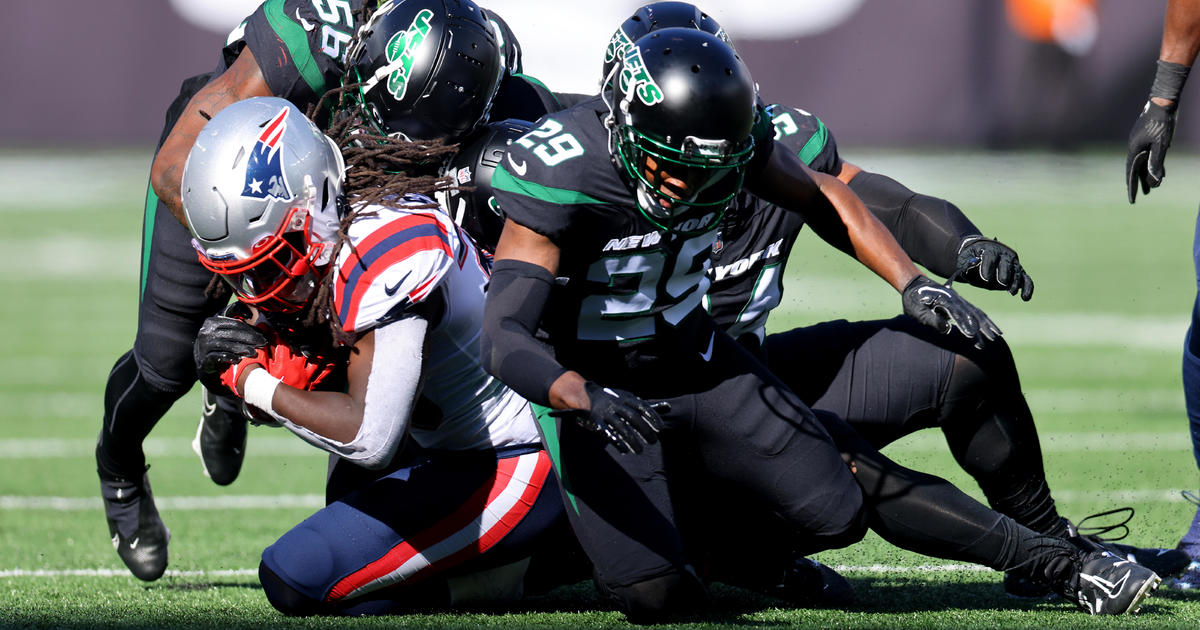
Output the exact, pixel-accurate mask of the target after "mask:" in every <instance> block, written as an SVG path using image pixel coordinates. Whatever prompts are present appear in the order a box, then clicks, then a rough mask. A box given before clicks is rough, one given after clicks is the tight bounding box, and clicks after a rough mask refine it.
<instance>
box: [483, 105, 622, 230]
mask: <svg viewBox="0 0 1200 630" xmlns="http://www.w3.org/2000/svg"><path fill="white" fill-rule="evenodd" d="M580 137H581V136H579V134H574V133H571V132H570V131H569V130H566V131H564V126H563V124H562V123H561V122H559V121H558V120H555V118H554V117H547V118H544V119H542V120H541V121H539V122H538V124H537V125H536V126H535V128H534V130H533V131H531V132H530V133H529V134H526V135H525V136H523V137H522V138H519V139H517V140H516V141H514V142H513V143H512V144H510V145H508V150H507V151H506V152H505V155H504V159H502V160H501V161H500V164H499V165H497V166H496V171H495V173H494V174H493V175H492V192H493V194H494V195H495V197H496V201H497V203H498V204H499V205H500V207H501V208H503V209H504V213H505V215H506V216H507V217H508V218H510V219H512V220H513V221H515V222H517V223H519V224H521V225H522V226H524V227H527V228H529V229H531V230H533V231H534V232H537V233H538V234H541V235H542V236H545V237H547V238H549V239H550V240H551V241H554V242H555V243H558V244H560V246H561V244H562V243H563V241H564V240H565V239H566V238H568V233H569V232H571V231H572V230H578V229H580V227H581V225H583V224H586V223H587V222H588V220H589V219H588V217H589V216H590V214H591V212H590V210H589V209H590V208H593V207H595V206H596V205H603V204H604V201H602V200H601V198H600V195H601V193H599V192H597V191H596V190H593V187H595V186H597V185H598V184H599V183H600V180H601V179H602V176H603V175H604V174H607V173H610V172H611V171H612V170H613V168H612V165H611V163H610V162H609V161H608V153H607V150H605V152H604V153H603V156H602V157H603V163H601V164H597V160H598V159H599V158H600V157H601V156H600V152H599V150H598V149H597V148H595V147H588V148H586V149H585V148H584V146H585V144H584V142H581V141H580ZM556 138H557V140H555V139H556ZM545 140H549V141H548V142H546V141H545Z"/></svg>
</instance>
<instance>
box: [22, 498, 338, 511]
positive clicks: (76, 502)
mask: <svg viewBox="0 0 1200 630" xmlns="http://www.w3.org/2000/svg"><path fill="white" fill-rule="evenodd" d="M154 504H155V505H156V506H157V507H158V509H160V510H190V511H213V510H263V509H283V508H287V509H290V508H305V509H310V510H315V509H318V508H320V507H323V506H324V505H325V496H324V495H321V494H230V495H224V496H207V497H202V496H194V497H187V496H184V497H172V496H162V495H158V496H155V497H154ZM102 507H103V504H102V503H101V502H100V497H99V496H95V497H46V496H15V495H0V511H3V510H50V511H53V512H90V511H93V510H99V509H102Z"/></svg>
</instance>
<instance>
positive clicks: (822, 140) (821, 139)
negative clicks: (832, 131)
mask: <svg viewBox="0 0 1200 630" xmlns="http://www.w3.org/2000/svg"><path fill="white" fill-rule="evenodd" d="M813 119H814V120H816V121H817V131H816V133H814V134H813V135H811V136H809V138H808V142H805V143H804V146H802V147H800V152H799V153H797V154H796V155H798V156H800V159H801V160H802V161H803V162H804V165H805V166H809V165H811V164H812V161H813V160H815V159H817V156H818V155H821V151H822V150H823V149H824V148H825V145H826V144H827V143H828V142H829V129H827V128H825V123H823V122H821V119H820V118H817V117H816V116H813Z"/></svg>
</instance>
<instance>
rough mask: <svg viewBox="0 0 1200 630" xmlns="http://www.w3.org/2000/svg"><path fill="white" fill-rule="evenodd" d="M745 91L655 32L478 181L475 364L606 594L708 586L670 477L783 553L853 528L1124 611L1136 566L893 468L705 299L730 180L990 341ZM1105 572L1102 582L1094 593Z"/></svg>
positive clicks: (643, 606) (913, 306)
mask: <svg viewBox="0 0 1200 630" xmlns="http://www.w3.org/2000/svg"><path fill="white" fill-rule="evenodd" d="M756 98H757V96H756V93H755V88H754V82H753V79H752V78H751V77H750V73H749V71H748V70H747V69H746V68H745V66H744V65H743V64H742V62H741V60H740V59H739V58H738V57H737V56H736V54H735V53H734V52H733V50H732V49H731V48H730V47H729V46H728V45H727V44H726V43H725V42H723V41H722V40H721V39H720V38H718V37H716V36H713V35H711V34H709V33H705V32H703V31H700V30H695V29H681V28H672V29H664V30H660V31H655V32H652V33H650V34H648V35H646V36H644V37H642V38H640V39H638V40H637V41H636V42H634V45H633V46H632V47H630V48H629V50H628V51H627V52H626V53H625V54H624V55H623V56H622V57H621V59H620V61H619V62H618V64H617V67H616V68H615V69H614V71H613V72H612V73H610V75H609V77H608V78H607V84H606V89H605V91H604V93H603V94H602V97H597V98H595V99H593V100H590V101H586V102H584V103H581V104H579V105H577V106H575V107H573V108H571V109H568V110H566V111H563V112H560V113H556V114H551V115H548V116H546V117H544V118H542V119H541V120H540V121H538V122H537V123H536V124H535V128H534V129H533V130H532V131H531V132H529V133H528V134H526V135H524V136H522V137H521V138H519V139H518V140H517V141H516V142H514V143H513V144H512V145H511V146H510V147H509V149H508V151H507V153H506V155H505V157H504V160H503V162H502V163H501V164H500V165H499V166H498V167H497V168H496V171H495V173H494V175H493V178H492V182H491V183H492V187H493V190H494V192H495V195H496V198H497V200H498V201H499V204H500V206H501V207H502V208H504V211H505V213H506V215H507V218H506V222H505V226H504V229H503V232H502V233H501V236H500V240H499V243H498V244H497V247H496V252H495V260H496V262H495V267H494V270H493V275H492V280H491V285H490V288H489V291H488V296H487V308H486V310H485V314H484V340H483V352H484V365H485V367H486V368H487V369H488V370H489V371H490V372H491V373H493V374H495V375H497V376H498V377H499V378H500V379H501V380H503V381H504V382H505V383H507V384H508V385H509V386H510V387H512V388H513V389H514V390H516V391H517V392H519V393H521V394H523V395H524V396H525V397H526V398H528V399H529V400H530V401H531V402H534V403H536V404H538V405H542V406H544V407H545V408H543V409H541V410H540V412H539V418H538V420H539V426H540V428H541V430H542V434H543V439H544V441H545V442H546V444H547V446H548V449H549V451H550V453H551V455H552V457H553V460H554V464H555V470H556V473H557V474H558V475H559V478H560V480H561V481H562V486H563V492H564V497H565V502H566V504H567V514H568V516H569V517H570V519H571V522H572V525H573V527H574V530H575V532H576V534H577V536H578V537H579V540H580V543H581V544H582V546H583V548H584V550H585V551H586V552H587V554H588V557H589V558H590V559H591V560H592V562H593V563H594V565H595V576H596V581H597V584H598V587H599V588H600V590H601V593H602V594H604V595H605V596H607V597H610V598H612V599H613V600H614V601H615V602H616V603H617V605H618V606H619V607H620V608H621V609H622V610H623V611H624V612H625V614H626V615H627V616H628V617H629V618H630V619H631V620H634V621H653V620H657V619H661V618H662V617H664V616H666V615H670V614H673V613H678V612H681V611H685V610H688V609H689V607H690V606H693V605H695V604H696V603H698V602H699V601H701V600H703V598H704V596H705V589H704V587H703V584H702V581H701V580H700V579H699V577H698V576H697V573H696V570H695V569H694V567H693V564H692V563H691V561H690V559H689V556H688V553H687V550H686V549H685V545H684V542H683V534H684V533H685V530H686V529H687V527H689V526H699V524H697V523H696V520H695V519H691V520H688V519H686V518H685V517H684V516H682V515H679V514H677V507H679V506H677V505H676V504H675V501H674V498H673V497H674V496H677V495H678V494H680V493H681V492H682V493H684V494H687V495H690V496H706V497H708V499H709V500H711V501H720V500H721V499H722V497H726V496H731V494H732V495H736V496H734V497H733V498H734V500H737V501H738V502H739V503H745V502H751V503H752V504H753V505H756V506H758V507H759V509H760V510H762V511H764V512H766V513H769V514H774V515H776V517H777V518H780V519H782V521H783V523H784V526H785V528H787V529H788V530H790V532H791V533H792V534H793V535H795V538H796V540H795V541H794V544H795V548H796V550H797V551H800V552H813V551H817V550H820V549H828V548H833V547H840V546H845V545H848V544H851V543H853V542H855V541H857V540H858V539H859V538H861V537H862V535H863V534H864V532H865V530H866V527H867V525H868V523H869V524H870V525H872V526H873V527H874V528H875V530H876V531H878V532H879V533H880V534H881V535H883V536H884V537H885V538H887V539H888V540H889V541H891V542H894V543H896V544H899V545H902V546H904V547H906V548H909V549H913V550H916V551H920V552H923V553H928V554H933V555H938V556H941V557H948V558H955V559H960V560H967V561H971V562H977V563H980V564H985V565H987V566H991V567H993V568H997V569H1020V570H1021V571H1022V572H1023V573H1024V574H1026V575H1028V576H1030V577H1036V578H1037V579H1039V580H1041V581H1044V582H1047V583H1050V584H1052V585H1053V586H1054V587H1055V588H1056V590H1058V591H1059V592H1060V593H1063V594H1064V595H1067V596H1069V597H1070V598H1071V599H1072V600H1073V601H1076V602H1078V603H1079V604H1080V606H1081V607H1084V608H1085V609H1088V610H1089V611H1090V612H1092V613H1112V614H1119V613H1124V612H1129V611H1132V610H1134V609H1136V608H1137V607H1138V605H1139V602H1140V601H1141V600H1142V598H1143V597H1145V596H1146V595H1147V594H1148V593H1149V591H1150V590H1152V589H1153V588H1154V587H1156V586H1157V584H1158V581H1159V578H1158V576H1157V575H1155V574H1154V573H1153V572H1152V571H1150V570H1149V569H1146V568H1145V567H1141V566H1138V565H1136V564H1133V563H1130V562H1128V561H1125V560H1122V559H1119V558H1116V557H1114V556H1113V555H1111V554H1109V553H1107V552H1103V551H1099V550H1089V551H1086V552H1085V551H1081V550H1080V549H1079V548H1077V547H1075V546H1074V545H1072V544H1071V543H1069V542H1067V541H1065V540H1063V539H1060V538H1056V537H1051V536H1044V535H1039V534H1036V533H1034V532H1033V531H1031V530H1029V529H1027V528H1024V527H1023V526H1020V525H1019V524H1017V523H1016V522H1015V521H1013V520H1011V519H1009V518H1007V517H1004V516H1001V515H999V514H996V513H995V512H992V511H991V510H989V509H987V508H986V507H984V506H982V505H980V504H978V503H977V502H975V501H974V500H972V499H970V498H969V497H967V496H966V495H964V494H962V493H961V492H959V491H957V489H955V488H954V487H953V486H951V485H949V484H948V483H946V482H945V481H944V480H940V479H937V478H935V477H931V476H928V475H923V474H921V473H916V472H914V471H908V470H906V469H903V468H901V467H899V466H897V465H895V464H894V463H892V462H890V461H889V460H887V459H886V458H884V457H883V456H881V455H879V454H878V452H877V451H874V450H873V449H872V448H871V447H870V445H869V444H866V443H865V441H863V440H862V439H861V438H857V436H855V434H854V433H853V431H852V430H851V429H849V427H848V426H846V425H845V424H844V423H843V422H842V421H841V420H840V419H838V418H837V417H836V416H833V415H832V414H824V413H822V414H816V413H814V412H812V411H811V410H810V409H809V408H808V407H807V406H805V405H804V403H803V402H802V401H800V400H799V399H798V398H797V397H796V396H795V394H793V393H792V392H791V391H789V390H788V389H787V387H786V386H784V384H783V383H781V382H780V381H779V380H778V379H777V378H776V377H774V376H773V375H772V374H770V372H769V371H768V370H767V369H766V368H765V367H764V366H763V365H762V364H761V363H759V362H758V361H757V360H756V359H755V358H754V357H753V356H752V355H751V354H750V353H749V352H748V351H747V350H746V349H745V348H743V347H742V346H740V345H739V344H738V343H737V342H736V341H734V340H733V338H731V337H730V336H728V335H727V334H726V333H724V332H723V331H721V330H718V329H717V328H716V326H715V325H714V323H713V321H712V319H711V317H710V316H709V315H708V314H707V312H706V311H705V310H704V308H703V306H702V298H703V296H704V294H705V292H706V290H707V288H708V285H709V283H710V281H709V279H708V276H707V274H706V270H707V267H708V264H709V255H710V252H711V251H712V247H713V245H714V243H715V241H716V235H717V231H718V228H719V225H720V218H721V215H722V213H723V210H724V208H725V206H726V205H727V204H728V203H729V202H730V201H731V200H732V199H733V198H734V197H735V196H736V195H737V194H738V192H739V191H740V190H741V189H742V188H743V185H745V187H746V188H748V189H749V190H750V191H751V192H754V193H756V194H758V195H760V196H762V197H763V198H764V199H768V200H771V201H773V202H776V203H778V204H779V205H780V206H782V207H784V208H787V209H789V210H793V211H802V212H804V214H805V218H806V219H807V221H808V222H809V224H810V225H812V226H813V227H814V229H815V230H816V231H817V233H818V234H819V235H821V236H822V237H823V238H825V239H826V240H828V241H830V242H832V243H835V244H838V245H840V246H842V247H843V248H845V249H847V250H848V251H851V252H853V254H854V255H855V256H856V257H857V258H858V259H859V260H860V261H861V262H863V263H864V264H865V265H866V266H868V267H869V268H871V269H872V270H873V271H875V272H876V273H878V274H879V275H880V276H882V277H883V278H884V279H885V280H886V281H888V282H889V283H890V284H891V285H892V286H893V287H895V288H896V289H897V291H899V292H900V293H901V295H902V303H903V305H904V312H905V313H907V314H908V315H910V316H912V317H914V318H915V319H916V320H918V321H920V322H922V323H923V324H925V325H928V326H931V327H933V328H935V329H937V330H941V331H943V332H949V331H951V330H958V331H960V332H962V333H963V334H964V335H965V336H966V337H967V338H970V339H972V340H973V341H975V342H977V343H981V344H986V343H988V342H989V341H991V340H994V339H995V337H996V336H997V334H998V330H997V329H996V328H995V326H994V325H993V324H992V323H991V321H990V320H989V319H988V318H987V316H986V315H984V314H983V313H982V312H981V311H979V310H978V309H976V308H975V307H973V306H972V305H971V304H969V303H968V302H966V301H965V300H963V299H962V298H961V297H959V296H958V294H957V293H955V292H954V291H953V290H952V289H950V288H948V287H944V286H942V285H940V284H938V283H936V282H933V281H932V280H930V279H928V278H927V277H925V276H923V275H921V274H920V273H919V272H918V271H917V269H916V267H915V266H914V265H913V264H912V262H911V261H910V260H909V259H908V257H907V256H906V255H905V254H904V252H903V250H901V249H900V247H899V246H898V245H897V244H896V242H895V241H894V240H893V239H892V237H891V236H890V234H888V233H887V231H886V230H885V229H884V228H883V227H882V226H881V225H880V224H879V223H878V221H877V220H876V219H874V217H873V216H872V215H870V214H869V213H868V212H867V210H866V208H865V207H864V206H863V205H862V204H861V202H860V201H859V200H858V198H857V197H855V196H854V195H853V193H852V192H850V191H849V189H848V188H846V187H845V185H844V184H842V183H841V182H840V181H838V180H837V179H836V178H833V177H830V176H828V175H824V174H819V173H813V172H812V171H810V170H809V169H807V168H806V167H805V166H804V165H803V164H802V163H801V162H799V160H798V158H796V156H795V155H794V154H793V153H792V152H791V151H790V150H788V149H786V148H780V147H778V146H777V145H776V143H774V142H773V140H772V139H771V135H772V132H773V129H772V128H771V127H770V126H769V123H768V122H767V121H766V120H756V115H755V112H756ZM539 329H540V330H539ZM535 335H537V337H535ZM543 341H544V342H546V343H548V344H549V348H547V346H546V344H545V343H543ZM835 441H838V442H840V443H838V444H837V445H835ZM843 455H845V457H846V458H847V459H846V460H843ZM696 471H702V473H703V474H698V475H696V474H689V473H695V472H696ZM722 488H731V489H732V490H731V491H728V490H727V491H724V492H722ZM710 493H711V494H710ZM683 507H684V508H685V510H686V509H687V508H689V507H690V504H686V503H685V504H684V506H683ZM683 513H684V514H686V513H687V512H686V511H685V512H683ZM951 514H952V515H953V516H950V515H951ZM677 516H678V518H677ZM747 516H749V513H747ZM747 536H753V534H752V533H747ZM1118 574H1120V585H1121V586H1120V588H1118V589H1116V590H1115V591H1114V590H1112V589H1108V590H1107V591H1105V590H1103V589H1098V588H1096V587H1095V583H1096V581H1097V580H1108V581H1109V582H1107V583H1109V584H1111V583H1113V582H1116V581H1117V580H1118V577H1119V576H1118ZM1114 596H1115V597H1114Z"/></svg>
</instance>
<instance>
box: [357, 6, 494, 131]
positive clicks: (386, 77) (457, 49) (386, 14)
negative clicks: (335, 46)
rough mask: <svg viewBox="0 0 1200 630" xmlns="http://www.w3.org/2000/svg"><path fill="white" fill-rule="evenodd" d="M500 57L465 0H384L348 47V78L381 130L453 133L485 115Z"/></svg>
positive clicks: (484, 18) (479, 15)
mask: <svg viewBox="0 0 1200 630" xmlns="http://www.w3.org/2000/svg"><path fill="white" fill-rule="evenodd" d="M503 73H504V59H503V56H502V55H501V51H500V42H499V41H498V40H497V38H496V33H495V31H493V30H492V26H491V25H490V24H489V22H488V15H487V14H485V13H484V11H483V10H482V9H480V8H479V6H478V5H476V4H475V3H474V2H471V0H389V1H388V2H385V3H384V4H382V5H381V6H380V7H379V8H378V9H377V10H376V11H375V12H374V13H373V14H372V15H371V19H370V20H368V21H367V22H366V23H365V24H363V25H362V26H361V27H360V28H359V29H358V32H357V33H356V34H355V36H354V40H353V41H352V42H351V43H350V47H349V49H348V51H347V53H346V75H345V77H344V79H343V82H344V83H346V84H354V83H357V84H360V86H359V87H358V89H357V90H356V92H355V96H356V99H357V101H358V103H359V106H360V107H361V109H362V113H363V116H364V118H366V120H367V121H368V122H369V123H370V124H371V125H372V126H374V127H375V128H376V130H377V131H379V132H380V133H382V134H385V135H392V136H396V135H398V136H402V137H404V138H407V139H425V140H431V139H437V138H445V139H448V140H457V139H459V138H462V137H464V136H466V135H468V134H469V133H471V131H473V130H474V129H476V128H478V127H479V126H480V125H481V124H483V123H485V122H486V121H487V116H488V111H489V110H490V109H491V105H492V98H493V97H494V96H495V95H496V90H497V88H499V86H500V79H501V77H502V75H503Z"/></svg>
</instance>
